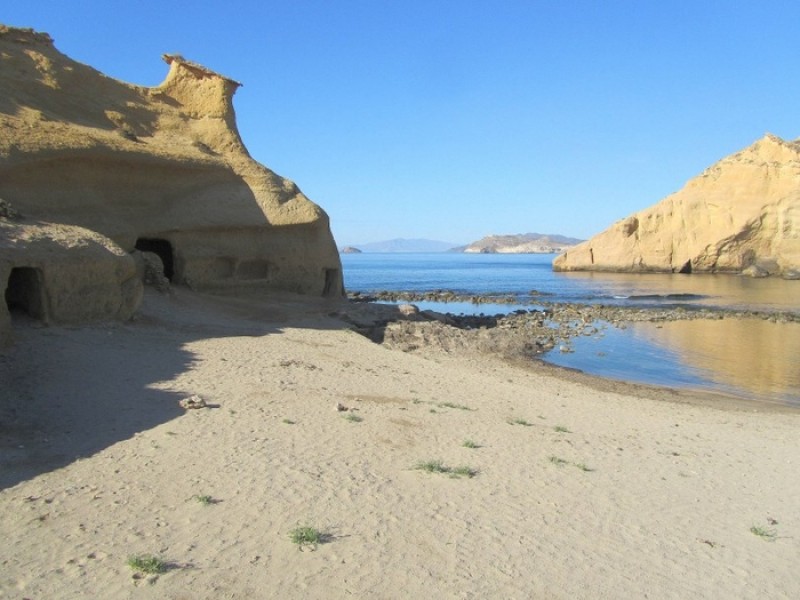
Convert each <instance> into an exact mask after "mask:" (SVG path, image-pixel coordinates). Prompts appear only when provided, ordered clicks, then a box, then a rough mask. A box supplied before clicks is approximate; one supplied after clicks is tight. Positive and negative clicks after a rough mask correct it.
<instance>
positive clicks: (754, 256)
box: [553, 135, 800, 277]
mask: <svg viewBox="0 0 800 600" xmlns="http://www.w3.org/2000/svg"><path fill="white" fill-rule="evenodd" d="M751 267H752V268H751ZM798 267H800V141H795V142H787V141H784V140H782V139H780V138H778V137H776V136H773V135H767V136H765V137H764V138H762V139H761V140H759V141H757V142H756V143H755V144H753V145H752V146H750V147H749V148H746V149H745V150H742V151H741V152H738V153H736V154H734V155H732V156H729V157H727V158H724V159H722V160H721V161H719V162H718V163H716V164H715V165H713V166H712V167H710V168H708V169H706V171H705V172H704V173H703V174H701V175H700V176H698V177H695V178H694V179H692V180H690V181H689V182H688V183H687V184H686V186H685V187H684V188H683V189H682V190H680V191H678V192H676V193H674V194H672V195H670V196H668V197H667V198H665V199H664V200H662V201H661V202H659V203H658V204H656V205H655V206H652V207H650V208H648V209H645V210H643V211H641V212H638V213H636V214H634V215H631V216H629V217H628V218H626V219H623V220H621V221H619V222H617V223H615V224H614V225H612V226H611V227H610V228H608V229H607V230H605V231H604V232H602V233H600V234H598V235H596V236H595V237H593V238H591V239H590V240H588V241H586V242H584V243H583V244H580V245H578V246H576V247H575V248H573V249H571V250H568V251H567V252H565V253H564V254H562V255H561V256H559V257H557V258H556V259H555V261H554V262H553V268H554V269H555V270H556V271H589V270H593V271H630V272H648V271H649V272H667V273H670V272H671V273H676V272H680V273H699V272H707V273H741V272H743V271H745V270H746V269H748V268H750V270H749V272H750V273H752V274H754V275H762V274H772V275H783V276H786V277H790V276H791V275H792V274H793V273H796V272H797V269H798Z"/></svg>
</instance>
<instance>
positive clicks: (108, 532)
mask: <svg viewBox="0 0 800 600" xmlns="http://www.w3.org/2000/svg"><path fill="white" fill-rule="evenodd" d="M369 310H370V308H369V307H366V306H360V307H359V306H353V305H345V304H342V303H341V302H340V301H338V300H323V299H305V300H303V301H300V300H299V299H298V298H296V297H290V296H280V297H278V296H276V297H274V298H271V299H262V300H258V301H256V300H244V299H235V298H221V297H210V296H202V295H198V294H194V293H192V292H189V291H187V290H185V289H175V290H173V292H172V293H171V294H169V295H161V294H158V293H156V292H154V291H153V290H148V291H147V294H146V298H145V302H144V305H143V307H142V309H141V310H140V311H139V314H138V315H137V316H136V318H135V319H134V320H133V321H131V322H127V323H103V324H99V325H92V326H82V327H44V326H41V325H39V324H37V323H36V322H33V321H25V320H23V319H20V318H18V319H17V320H16V321H15V323H14V337H15V343H14V345H13V346H11V347H10V348H8V349H6V350H4V351H3V353H2V354H0V380H1V381H2V388H1V390H0V394H1V395H2V398H1V399H0V452H1V454H0V466H1V470H0V534H2V540H3V542H2V545H0V598H19V599H22V598H29V599H31V600H34V599H36V600H39V599H54V598H61V599H72V598H108V599H123V598H136V599H138V598H158V599H164V598H168V599H174V600H189V599H204V598H208V599H212V598H213V599H245V598H248V599H249V598H419V597H429V598H476V599H477V598H520V599H523V598H650V599H656V598H681V599H687V598H797V597H800V577H798V575H797V557H798V556H800V512H799V511H798V508H800V503H799V502H798V500H799V499H800V477H798V467H800V462H799V460H800V459H799V456H800V455H799V454H798V435H797V432H798V430H799V429H800V414H798V413H797V412H796V411H794V412H792V411H790V410H788V409H780V408H779V407H775V406H757V405H747V404H741V403H734V402H732V401H728V400H726V399H725V398H710V397H707V396H703V397H699V396H698V397H692V395H691V394H687V393H681V394H677V393H675V392H672V391H670V390H652V389H648V390H644V389H643V388H641V389H640V388H636V387H633V386H625V385H611V384H600V385H591V384H590V383H591V382H588V381H585V380H584V379H585V378H581V377H578V376H570V375H569V374H565V373H563V372H560V371H559V370H558V369H553V368H549V369H548V368H543V367H541V366H538V367H537V366H536V365H529V366H523V365H519V364H511V363H508V362H503V361H502V360H499V359H497V358H493V357H491V356H487V355H485V354H478V353H475V354H471V353H452V352H451V353H448V352H446V351H444V350H442V349H436V348H430V349H425V348H421V349H419V350H417V351H414V352H402V351H400V350H397V349H391V348H387V347H385V346H382V345H379V344H375V343H374V342H372V341H370V340H369V339H367V338H366V337H364V336H362V335H359V334H358V333H356V332H354V331H353V330H352V326H351V324H350V322H352V321H353V320H354V319H355V320H358V319H365V320H368V319H369V315H368V314H366V313H364V311H369ZM354 311H362V312H361V313H359V314H356V313H355V312H354ZM346 313H347V314H349V316H348V317H347V318H343V315H346ZM192 395H197V396H199V397H200V398H202V399H203V400H204V401H205V402H206V403H207V407H205V408H201V409H197V410H184V409H183V408H181V406H180V404H179V403H180V401H181V400H182V399H184V398H187V397H189V396H192ZM339 409H343V410H339ZM436 461H441V466H442V468H444V469H447V468H450V469H453V470H457V469H458V468H459V467H466V468H465V469H463V473H464V474H462V475H461V476H456V475H455V474H454V473H453V472H451V473H449V474H448V473H446V472H445V473H440V472H428V471H426V470H424V469H421V468H419V467H420V466H422V465H423V464H425V463H428V464H429V466H431V465H433V466H435V465H436V464H437V463H436ZM433 466H431V468H433ZM434 470H435V469H434ZM299 526H310V527H314V528H316V529H318V530H319V531H320V532H321V533H322V534H324V535H323V540H322V541H323V543H320V544H318V545H316V546H305V547H302V546H298V545H297V544H295V543H293V542H292V540H291V539H290V534H291V532H292V531H293V530H294V529H295V528H297V527H299ZM145 554H149V555H155V556H157V557H159V558H161V559H162V560H163V561H164V562H165V563H166V566H167V570H166V572H164V573H162V574H158V575H147V574H142V573H139V572H137V571H135V570H134V569H132V568H131V567H130V566H129V565H128V564H127V563H128V560H129V559H130V558H131V557H134V556H138V555H145Z"/></svg>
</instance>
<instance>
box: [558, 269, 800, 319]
mask: <svg viewBox="0 0 800 600" xmlns="http://www.w3.org/2000/svg"><path fill="white" fill-rule="evenodd" d="M560 276H561V277H565V278H568V279H569V280H570V282H571V283H572V284H573V285H575V284H578V283H580V284H581V286H582V287H585V288H586V289H590V290H594V291H595V292H600V293H601V294H603V295H605V296H608V297H611V298H615V299H617V300H622V301H623V303H624V304H626V305H634V306H635V305H636V304H637V303H639V302H643V301H644V302H647V301H649V300H652V299H653V298H658V297H661V298H663V299H664V300H665V301H669V300H670V298H669V297H670V296H672V297H673V298H675V297H676V296H677V297H680V296H682V297H683V298H685V299H687V301H688V302H690V303H691V304H698V305H704V306H715V307H726V308H733V309H751V310H767V311H769V310H788V311H796V310H797V309H798V307H800V281H788V280H785V279H779V278H777V277H770V278H765V279H754V278H752V277H742V276H739V275H711V274H693V275H681V274H669V273H591V272H590V273H581V272H579V273H565V274H561V275H560Z"/></svg>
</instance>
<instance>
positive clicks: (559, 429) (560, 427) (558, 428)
mask: <svg viewBox="0 0 800 600" xmlns="http://www.w3.org/2000/svg"><path fill="white" fill-rule="evenodd" d="M553 431H555V432H556V433H572V432H571V431H570V430H569V429H567V428H566V427H564V426H563V425H556V426H555V427H553Z"/></svg>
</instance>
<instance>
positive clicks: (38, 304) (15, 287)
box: [5, 267, 46, 320]
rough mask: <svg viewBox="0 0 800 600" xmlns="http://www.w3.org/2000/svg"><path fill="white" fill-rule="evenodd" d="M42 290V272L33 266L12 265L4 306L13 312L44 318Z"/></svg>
mask: <svg viewBox="0 0 800 600" xmlns="http://www.w3.org/2000/svg"><path fill="white" fill-rule="evenodd" d="M43 292H44V290H43V289H42V272H41V271H40V270H39V269H35V268H33V267H14V268H13V269H11V274H10V275H9V276H8V285H7V286H6V294H5V295H6V306H8V312H10V313H11V314H12V315H13V314H15V313H16V314H27V315H28V316H31V317H33V318H34V319H41V320H44V318H45V316H46V315H45V310H44V293H43Z"/></svg>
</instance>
